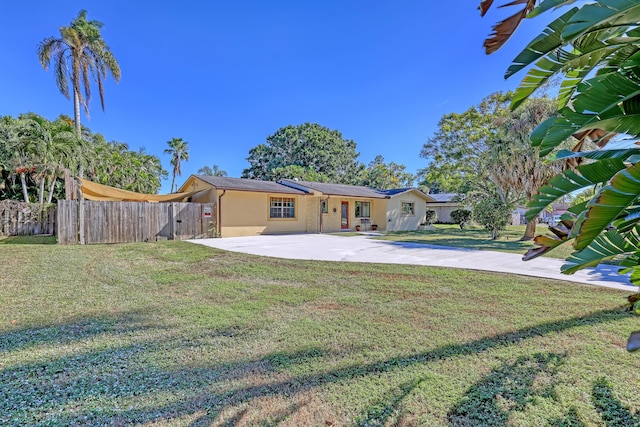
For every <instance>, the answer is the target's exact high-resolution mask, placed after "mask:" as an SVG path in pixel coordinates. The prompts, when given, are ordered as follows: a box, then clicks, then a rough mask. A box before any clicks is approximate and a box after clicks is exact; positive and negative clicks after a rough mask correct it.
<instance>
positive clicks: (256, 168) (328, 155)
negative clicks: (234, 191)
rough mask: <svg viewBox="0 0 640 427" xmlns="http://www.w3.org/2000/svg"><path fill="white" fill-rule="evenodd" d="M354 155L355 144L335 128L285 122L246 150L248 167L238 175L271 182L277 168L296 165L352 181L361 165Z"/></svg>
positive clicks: (332, 178)
mask: <svg viewBox="0 0 640 427" xmlns="http://www.w3.org/2000/svg"><path fill="white" fill-rule="evenodd" d="M358 155H359V154H358V153H357V152H356V143H355V142H354V141H352V140H348V139H345V138H343V136H342V134H341V133H340V132H339V131H337V130H331V129H329V128H327V127H324V126H321V125H319V124H315V123H305V124H302V125H298V126H291V125H289V126H285V127H283V128H281V129H278V130H277V131H276V133H274V134H273V135H270V136H269V137H267V141H266V143H265V144H260V145H258V146H256V147H254V148H252V149H251V150H249V157H248V158H247V160H248V161H249V164H250V166H249V168H248V169H245V170H244V171H243V172H242V177H243V178H253V179H262V180H267V181H273V180H275V179H277V174H276V171H277V170H279V169H280V168H285V167H287V166H300V167H302V168H304V169H307V168H309V169H311V170H313V171H314V172H316V173H318V174H320V175H322V176H326V177H327V179H328V180H329V181H331V182H335V183H340V184H353V183H356V182H357V181H358V176H359V174H360V172H361V171H362V169H363V168H364V166H363V165H362V164H361V163H359V162H358V160H357V159H358ZM280 171H282V170H280Z"/></svg>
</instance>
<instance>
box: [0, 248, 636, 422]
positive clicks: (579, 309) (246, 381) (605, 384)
mask: <svg viewBox="0 0 640 427" xmlns="http://www.w3.org/2000/svg"><path fill="white" fill-rule="evenodd" d="M0 266H1V267H0V425H2V426H24V425H106V424H108V425H130V424H135V425H154V426H164V425H184V426H204V425H213V426H223V425H226V426H231V425H240V426H243V425H247V426H274V425H287V426H325V425H330V424H333V425H334V426H378V425H394V426H395V425H397V426H405V425H406V426H408V425H421V426H422V425H424V426H449V425H453V426H479V425H483V426H504V425H508V426H538V425H551V426H603V425H610V426H614V425H619V426H622V425H625V426H626V425H637V424H638V423H640V413H639V411H638V408H640V394H639V393H638V389H639V386H640V379H639V378H640V377H639V372H640V355H639V354H629V353H627V352H626V351H625V350H624V346H625V341H626V337H627V336H628V335H629V333H630V332H631V331H633V330H636V329H640V319H639V318H638V317H634V316H632V315H630V314H628V313H626V312H625V311H624V310H623V309H621V308H620V306H621V305H622V304H623V303H624V301H625V296H626V295H627V293H625V292H620V291H614V290H610V289H603V288H596V287H589V286H582V285H575V284H567V283H562V282H557V281H552V280H538V279H533V278H525V277H518V276H511V275H505V274H490V273H482V272H478V271H473V272H465V271H464V270H457V269H443V268H430V267H418V266H400V265H375V264H371V265H369V264H348V263H331V262H312V261H306V262H305V261H293V260H279V259H271V258H261V257H255V256H248V255H242V254H236V253H231V252H223V251H219V250H215V249H211V248H207V247H204V246H199V245H193V244H189V243H186V242H174V241H170V242H162V243H154V244H144V243H143V244H128V245H101V246H84V247H81V246H57V245H29V244H16V245H2V246H0ZM634 423H635V424H634Z"/></svg>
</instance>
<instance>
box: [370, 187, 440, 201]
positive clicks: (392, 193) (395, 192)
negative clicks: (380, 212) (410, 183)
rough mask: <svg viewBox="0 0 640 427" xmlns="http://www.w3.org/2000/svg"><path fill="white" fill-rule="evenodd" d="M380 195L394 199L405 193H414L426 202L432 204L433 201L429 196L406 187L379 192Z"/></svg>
mask: <svg viewBox="0 0 640 427" xmlns="http://www.w3.org/2000/svg"><path fill="white" fill-rule="evenodd" d="M380 192H381V193H383V194H386V195H387V196H389V197H395V196H399V195H401V194H406V193H414V194H416V195H418V196H420V197H422V198H423V199H425V200H426V201H427V202H433V201H434V199H433V198H432V197H431V195H430V194H426V193H425V192H423V191H421V190H419V189H417V188H413V187H408V188H392V189H390V190H380Z"/></svg>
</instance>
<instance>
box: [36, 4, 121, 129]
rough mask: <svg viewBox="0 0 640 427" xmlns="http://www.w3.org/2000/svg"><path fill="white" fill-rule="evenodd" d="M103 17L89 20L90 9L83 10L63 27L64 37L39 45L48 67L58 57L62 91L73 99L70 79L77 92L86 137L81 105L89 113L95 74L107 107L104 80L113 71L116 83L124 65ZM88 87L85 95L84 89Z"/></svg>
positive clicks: (56, 66) (77, 117)
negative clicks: (114, 50) (107, 40)
mask: <svg viewBox="0 0 640 427" xmlns="http://www.w3.org/2000/svg"><path fill="white" fill-rule="evenodd" d="M102 26H103V24H102V22H100V21H87V11H86V10H81V11H80V12H79V13H78V16H77V17H76V18H75V19H74V20H73V21H71V24H70V25H69V26H68V27H60V37H59V38H55V37H48V38H46V39H44V40H43V41H42V42H41V43H40V45H39V46H38V57H39V59H40V63H41V64H42V66H43V67H44V69H45V70H47V69H48V68H49V65H50V64H51V60H52V59H53V61H54V73H55V77H56V83H57V85H58V89H60V92H62V94H63V95H64V96H65V97H66V98H67V99H71V96H70V93H69V81H71V90H72V92H73V111H74V117H75V128H76V134H77V136H78V138H81V137H82V128H81V125H80V107H82V108H84V111H85V114H86V115H87V116H89V102H90V100H91V83H90V78H91V77H92V78H93V79H94V80H95V81H96V83H97V85H98V91H99V93H100V102H101V105H102V110H104V84H103V83H104V80H105V79H106V78H107V74H108V73H110V74H111V75H112V76H113V78H114V80H115V81H116V83H117V82H118V81H119V80H120V66H119V65H118V62H117V61H116V59H115V57H114V56H113V54H112V53H111V50H110V49H109V46H107V44H106V43H105V41H104V40H103V38H102V34H101V33H100V29H101V28H102ZM82 89H84V95H83V93H82Z"/></svg>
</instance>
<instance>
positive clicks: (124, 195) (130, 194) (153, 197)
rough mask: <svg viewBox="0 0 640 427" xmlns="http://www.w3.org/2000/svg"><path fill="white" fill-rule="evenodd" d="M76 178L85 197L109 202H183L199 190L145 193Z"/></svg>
mask: <svg viewBox="0 0 640 427" xmlns="http://www.w3.org/2000/svg"><path fill="white" fill-rule="evenodd" d="M76 179H77V180H78V181H79V182H80V190H81V191H82V195H83V196H84V198H85V199H87V200H101V201H109V202H181V201H183V200H184V199H186V198H187V197H189V196H191V195H193V194H195V193H198V192H199V191H192V192H190V193H172V194H143V193H136V192H134V191H127V190H121V189H119V188H114V187H109V186H108V185H102V184H98V183H95V182H91V181H87V180H86V179H84V178H76ZM200 191H201V190H200Z"/></svg>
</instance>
